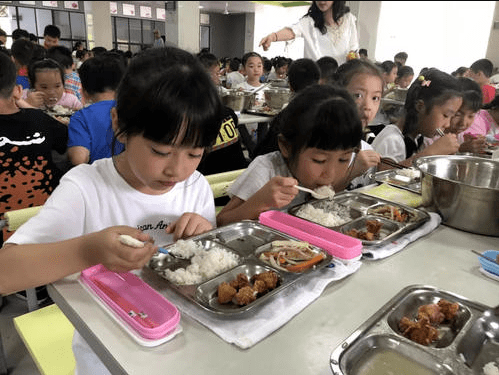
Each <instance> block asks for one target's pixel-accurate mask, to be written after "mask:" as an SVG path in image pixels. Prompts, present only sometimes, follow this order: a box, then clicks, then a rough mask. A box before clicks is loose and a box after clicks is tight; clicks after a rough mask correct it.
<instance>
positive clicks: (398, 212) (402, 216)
mask: <svg viewBox="0 0 499 375" xmlns="http://www.w3.org/2000/svg"><path fill="white" fill-rule="evenodd" d="M369 213H370V214H373V215H379V216H383V217H386V218H387V219H390V220H395V221H398V222H399V223H407V222H409V221H411V220H412V219H413V218H414V215H413V214H411V213H409V212H407V211H406V210H404V209H403V208H400V207H395V206H391V205H383V206H379V207H375V208H373V209H370V210H369Z"/></svg>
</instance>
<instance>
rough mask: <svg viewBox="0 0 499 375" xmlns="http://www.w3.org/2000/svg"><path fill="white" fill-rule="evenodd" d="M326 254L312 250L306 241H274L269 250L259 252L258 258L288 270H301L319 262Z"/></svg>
mask: <svg viewBox="0 0 499 375" xmlns="http://www.w3.org/2000/svg"><path fill="white" fill-rule="evenodd" d="M325 257H326V255H325V254H324V253H322V252H320V253H317V252H315V251H313V250H312V247H311V246H310V244H309V243H308V242H300V241H274V242H272V245H271V248H270V250H269V251H264V252H262V253H261V254H260V256H259V258H260V260H262V261H264V262H266V263H268V264H270V265H271V266H273V267H275V268H277V269H280V270H283V271H288V272H302V271H304V270H306V269H309V268H310V267H312V266H313V265H314V264H317V263H319V262H321V261H322V260H323V259H324V258H325Z"/></svg>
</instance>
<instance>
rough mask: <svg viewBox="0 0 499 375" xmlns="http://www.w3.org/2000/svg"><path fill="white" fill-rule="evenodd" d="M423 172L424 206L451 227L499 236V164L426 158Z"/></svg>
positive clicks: (420, 164)
mask: <svg viewBox="0 0 499 375" xmlns="http://www.w3.org/2000/svg"><path fill="white" fill-rule="evenodd" d="M414 165H415V166H416V167H417V168H418V169H419V170H421V173H422V184H421V191H422V195H423V204H424V205H425V206H427V207H433V208H434V209H435V210H436V211H437V212H438V213H440V215H441V216H442V218H443V221H442V222H443V223H444V224H446V225H449V226H451V227H454V228H457V229H461V230H465V231H468V232H472V233H478V234H484V235H488V236H499V161H497V160H488V159H483V158H479V157H473V156H462V155H460V156H458V155H453V156H427V157H423V158H419V159H417V160H415V162H414Z"/></svg>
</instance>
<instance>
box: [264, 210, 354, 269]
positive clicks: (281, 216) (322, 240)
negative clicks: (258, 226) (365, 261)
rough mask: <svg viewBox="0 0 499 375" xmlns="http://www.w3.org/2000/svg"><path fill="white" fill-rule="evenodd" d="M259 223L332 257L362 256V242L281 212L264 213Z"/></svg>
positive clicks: (344, 258)
mask: <svg viewBox="0 0 499 375" xmlns="http://www.w3.org/2000/svg"><path fill="white" fill-rule="evenodd" d="M258 219H259V221H260V223H262V224H264V225H267V226H269V227H271V228H274V229H277V230H279V231H281V232H284V233H286V234H289V235H290V236H293V237H296V238H298V239H300V240H302V241H307V242H308V243H310V244H312V245H314V246H317V247H320V248H321V249H324V250H325V251H327V252H328V253H329V254H331V255H332V256H334V257H336V258H339V259H343V260H352V259H357V258H359V257H360V256H361V255H362V241H360V240H358V239H356V238H353V237H350V236H347V235H345V234H343V233H339V232H336V231H334V230H331V229H329V228H326V227H323V226H321V225H318V224H315V223H312V222H310V221H307V220H304V219H300V218H299V217H296V216H292V215H289V214H287V213H285V212H281V211H266V212H263V213H261V214H260V216H259V218H258Z"/></svg>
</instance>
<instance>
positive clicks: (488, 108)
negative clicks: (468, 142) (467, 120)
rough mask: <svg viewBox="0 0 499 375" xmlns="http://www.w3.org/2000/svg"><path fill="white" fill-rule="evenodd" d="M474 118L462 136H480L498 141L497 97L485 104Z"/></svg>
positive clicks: (498, 106)
mask: <svg viewBox="0 0 499 375" xmlns="http://www.w3.org/2000/svg"><path fill="white" fill-rule="evenodd" d="M482 108H483V109H481V110H480V111H478V113H477V114H476V116H475V121H473V124H472V125H471V126H470V127H469V128H468V130H466V132H465V133H464V134H471V135H474V136H478V135H482V136H484V137H487V138H493V139H495V140H496V141H499V96H496V97H495V99H494V100H492V101H491V102H490V103H489V104H485V105H484V106H483V107H482Z"/></svg>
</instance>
